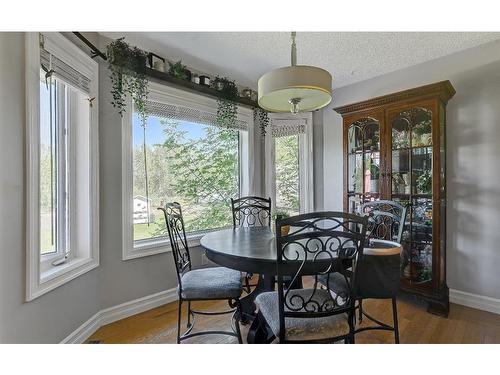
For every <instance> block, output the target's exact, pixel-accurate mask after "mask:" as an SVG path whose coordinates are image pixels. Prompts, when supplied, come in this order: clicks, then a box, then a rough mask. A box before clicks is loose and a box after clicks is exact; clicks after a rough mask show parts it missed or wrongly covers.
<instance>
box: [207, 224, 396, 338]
mask: <svg viewBox="0 0 500 375" xmlns="http://www.w3.org/2000/svg"><path fill="white" fill-rule="evenodd" d="M200 244H201V246H202V247H203V248H204V249H205V253H206V256H207V258H208V259H209V260H211V261H212V262H214V263H216V264H218V265H220V266H223V267H227V268H231V269H235V270H238V271H242V272H247V273H252V274H257V275H259V279H258V282H257V285H256V287H255V288H254V289H253V290H252V291H251V292H250V293H249V294H247V295H245V296H243V297H242V298H241V299H240V303H241V314H240V316H239V319H240V321H241V322H242V323H243V324H250V323H251V326H250V328H249V331H248V336H247V342H248V343H263V342H269V341H270V340H271V339H272V337H273V334H272V332H270V330H269V329H266V327H263V326H262V324H260V323H259V321H258V319H256V316H257V311H256V310H257V308H256V305H255V298H256V297H257V296H258V295H259V294H260V293H263V292H268V291H273V290H274V289H275V282H276V274H277V272H276V270H277V251H276V237H275V235H274V233H273V231H272V230H271V228H270V227H265V226H262V227H237V228H230V229H222V230H218V231H214V232H210V233H207V234H206V235H204V236H203V237H202V238H201V240H200ZM395 250H396V251H400V250H401V245H400V244H398V243H396V242H393V241H386V240H375V239H374V240H371V241H370V242H369V245H368V246H365V250H364V251H365V252H368V253H372V254H375V253H380V252H383V251H392V252H394V251H395ZM298 261H299V262H300V259H299V260H298ZM330 262H331V260H330ZM339 262H340V259H339ZM339 266H340V263H339ZM339 269H340V267H339ZM280 271H281V272H280V273H282V272H283V271H284V273H285V274H286V271H287V270H286V269H285V270H283V269H280ZM296 271H297V267H293V266H292V267H291V268H290V269H289V273H290V275H293V274H294V273H295V272H296ZM297 287H301V286H300V285H298V286H297Z"/></svg>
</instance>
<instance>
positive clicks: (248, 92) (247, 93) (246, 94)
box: [241, 87, 252, 99]
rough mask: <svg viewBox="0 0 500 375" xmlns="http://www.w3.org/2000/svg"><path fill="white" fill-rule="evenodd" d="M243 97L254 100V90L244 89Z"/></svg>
mask: <svg viewBox="0 0 500 375" xmlns="http://www.w3.org/2000/svg"><path fill="white" fill-rule="evenodd" d="M241 97H242V98H248V99H251V98H252V90H251V89H249V88H248V87H247V88H245V89H243V90H242V91H241Z"/></svg>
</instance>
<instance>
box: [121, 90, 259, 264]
mask: <svg viewBox="0 0 500 375" xmlns="http://www.w3.org/2000/svg"><path fill="white" fill-rule="evenodd" d="M148 90H149V94H148V100H152V101H155V102H158V103H165V104H172V105H180V106H184V107H189V108H193V109H197V110H200V111H204V112H207V113H211V114H216V113H217V101H216V99H214V98H211V97H206V96H203V95H199V94H195V93H191V92H187V91H185V90H181V89H177V88H174V87H171V86H167V85H165V84H160V83H157V82H149V87H148ZM130 108H133V104H132V100H131V98H127V109H130ZM132 116H133V110H127V111H126V112H125V115H124V116H123V118H122V260H129V259H136V258H141V257H145V256H151V255H156V254H161V253H165V252H169V251H171V247H170V241H169V239H168V238H156V239H150V240H140V241H134V228H133V217H132V215H131V214H130V215H129V214H128V213H131V212H132V210H133V162H132V161H133V139H132V133H133V120H132ZM238 119H239V120H243V121H245V122H246V123H247V124H248V127H247V130H245V131H244V130H240V131H239V142H238V144H239V150H238V157H239V173H240V175H239V192H240V195H241V196H243V195H250V194H252V193H253V190H254V187H253V183H252V181H253V174H254V166H253V163H252V162H251V161H252V157H253V147H254V146H253V145H254V126H253V111H252V110H251V109H249V108H246V107H243V106H238ZM229 205H230V202H228V207H229ZM209 232H211V230H207V231H202V232H196V233H193V234H188V235H187V241H188V246H189V247H195V246H199V245H200V239H201V237H203V236H204V235H205V234H206V233H209Z"/></svg>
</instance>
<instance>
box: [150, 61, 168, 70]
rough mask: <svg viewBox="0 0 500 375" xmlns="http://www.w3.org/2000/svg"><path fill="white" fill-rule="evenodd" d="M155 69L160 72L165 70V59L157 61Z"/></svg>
mask: <svg viewBox="0 0 500 375" xmlns="http://www.w3.org/2000/svg"><path fill="white" fill-rule="evenodd" d="M153 69H154V70H158V71H159V72H165V63H164V62H163V61H155V62H154V65H153Z"/></svg>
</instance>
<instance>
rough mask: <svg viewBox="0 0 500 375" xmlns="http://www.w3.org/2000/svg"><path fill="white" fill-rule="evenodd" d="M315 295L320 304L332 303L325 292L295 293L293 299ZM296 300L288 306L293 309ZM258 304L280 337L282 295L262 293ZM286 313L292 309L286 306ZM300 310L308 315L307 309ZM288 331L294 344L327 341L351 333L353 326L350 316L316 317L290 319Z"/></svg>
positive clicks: (286, 323) (286, 334) (294, 291)
mask: <svg viewBox="0 0 500 375" xmlns="http://www.w3.org/2000/svg"><path fill="white" fill-rule="evenodd" d="M313 293H315V294H314V301H318V302H319V303H320V304H322V303H324V302H327V303H329V302H328V301H332V297H331V296H330V294H329V293H328V292H327V291H326V290H322V289H316V290H313V289H300V290H291V291H290V293H289V297H290V296H294V295H299V296H301V297H303V298H304V299H306V300H307V299H308V298H309V297H310V296H311V295H312V294H313ZM292 301H294V298H289V299H288V305H289V306H291V307H293V306H294V304H293V302H292ZM255 304H256V305H257V307H258V308H259V312H260V313H261V314H262V316H263V317H264V319H265V320H266V322H267V324H268V325H269V327H270V328H271V329H272V331H273V333H274V334H275V335H276V336H277V337H278V336H279V334H280V324H279V310H278V309H279V307H278V292H266V293H261V294H259V295H258V296H257V298H256V299H255ZM285 311H290V310H289V309H288V308H287V307H286V306H285ZM300 311H301V312H305V310H304V309H301V310H300ZM285 330H286V332H285V339H287V340H290V341H293V340H297V341H299V340H323V339H328V338H333V337H337V336H343V335H347V334H349V323H348V320H347V314H346V313H340V314H336V315H329V316H324V317H314V318H295V317H293V318H292V317H286V318H285Z"/></svg>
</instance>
